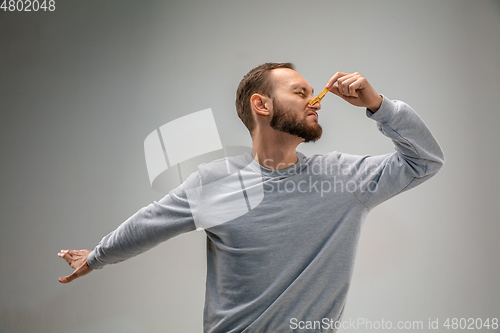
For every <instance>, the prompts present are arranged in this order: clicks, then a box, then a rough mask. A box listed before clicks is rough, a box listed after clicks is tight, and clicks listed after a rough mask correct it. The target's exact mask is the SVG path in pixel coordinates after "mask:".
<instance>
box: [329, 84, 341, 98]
mask: <svg viewBox="0 0 500 333" xmlns="http://www.w3.org/2000/svg"><path fill="white" fill-rule="evenodd" d="M330 91H331V92H332V93H333V94H335V95H337V96H339V97H342V96H341V94H340V91H339V88H338V87H337V86H332V87H331V88H330Z"/></svg>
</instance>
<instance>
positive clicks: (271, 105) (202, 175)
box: [59, 63, 444, 333]
mask: <svg viewBox="0 0 500 333" xmlns="http://www.w3.org/2000/svg"><path fill="white" fill-rule="evenodd" d="M326 87H327V88H328V89H329V91H330V92H332V93H333V94H335V95H337V96H339V97H341V98H343V99H344V100H345V101H347V102H349V103H350V104H352V105H355V106H359V107H364V108H366V114H367V116H368V117H369V118H371V119H373V120H375V121H376V122H377V126H378V128H379V130H380V131H381V132H382V133H383V134H384V135H385V136H387V137H389V138H390V139H391V140H392V141H393V143H394V144H395V149H396V152H394V153H391V154H387V155H381V156H355V155H348V154H343V153H339V152H331V153H327V154H323V155H321V154H318V155H314V156H312V157H306V156H304V155H303V154H302V153H300V152H297V151H296V148H297V146H298V145H299V144H300V143H301V142H309V141H316V140H318V139H319V138H320V137H321V134H322V128H321V126H320V125H319V123H318V114H317V111H318V110H320V109H321V105H320V103H315V104H314V105H310V101H311V100H312V99H313V97H314V96H313V89H312V87H311V86H310V85H309V84H308V82H307V81H306V80H305V79H304V78H303V77H302V76H301V75H300V74H298V73H297V72H296V71H295V70H294V65H293V64H291V63H281V64H278V63H266V64H263V65H260V66H258V67H256V68H254V69H252V70H251V71H250V72H249V73H248V74H246V75H245V77H244V78H243V80H242V81H241V82H240V85H239V87H238V90H237V96H236V109H237V112H238V116H239V117H240V118H241V120H242V121H243V123H244V124H245V125H246V126H247V128H248V130H249V131H250V134H251V136H252V140H253V149H252V153H247V154H244V155H241V156H238V157H235V158H226V159H221V160H216V161H214V162H211V163H208V164H202V165H200V166H199V169H198V171H197V172H195V173H193V174H192V175H191V176H190V177H189V178H188V179H187V180H186V181H185V182H184V183H183V184H182V185H181V186H179V187H178V188H176V189H175V190H173V191H171V192H170V193H169V194H168V195H167V196H165V197H164V198H162V199H161V200H160V201H159V202H156V201H155V202H154V203H152V204H150V205H149V206H147V207H144V208H142V209H141V210H139V211H138V212H137V213H136V214H134V215H133V216H132V217H130V218H129V219H128V220H127V221H125V222H124V223H123V224H122V225H121V226H120V227H118V229H116V230H115V231H113V232H112V233H110V234H109V235H107V236H106V237H104V238H103V240H102V241H101V242H100V243H99V245H98V246H97V247H96V248H95V249H94V251H92V252H91V251H88V250H80V251H73V250H62V251H61V252H60V253H59V256H61V257H62V258H64V259H65V260H66V261H67V262H68V263H69V264H70V266H71V267H72V268H74V269H75V271H74V272H73V274H71V275H69V276H66V277H61V278H59V281H60V282H61V283H68V282H71V281H72V280H74V279H76V278H78V277H81V276H83V275H85V274H88V273H89V272H91V271H92V269H98V268H102V267H103V266H104V265H106V264H110V263H116V262H119V261H122V260H125V259H127V258H130V257H132V256H134V255H137V254H139V253H141V252H144V251H146V250H147V249H149V248H151V247H153V246H155V245H157V244H158V243H160V242H163V241H165V240H167V239H169V238H171V237H174V236H176V235H178V234H181V233H184V232H188V231H192V230H195V229H196V228H202V229H205V232H206V234H207V270H208V273H207V290H206V299H205V313H204V331H205V332H224V333H228V332H247V333H250V332H292V331H293V332H302V331H307V332H323V331H328V332H334V331H336V329H337V328H338V327H339V326H338V323H340V322H341V318H342V312H343V309H344V305H345V301H346V297H347V292H348V289H349V283H350V279H351V275H352V271H353V267H354V258H355V254H356V249H357V242H358V239H359V234H360V229H361V225H362V223H363V221H364V219H365V218H366V216H367V214H368V212H369V211H370V210H371V209H372V208H373V207H375V206H377V205H378V204H380V203H382V202H383V201H385V200H387V199H389V198H390V197H392V196H394V195H396V194H398V193H401V192H403V191H406V190H408V189H410V188H413V187H415V186H417V185H418V184H420V183H422V182H424V181H425V180H427V179H429V178H430V177H432V176H433V175H434V174H435V173H436V172H437V171H438V170H439V169H440V168H441V167H442V165H443V163H444V155H443V153H442V151H441V149H440V147H439V145H438V143H437V142H436V140H435V139H434V138H433V136H432V134H431V133H430V131H429V130H428V128H427V127H426V126H425V124H424V123H423V121H422V120H421V119H420V118H419V116H418V115H417V114H416V113H415V112H414V111H413V110H412V109H411V108H410V107H409V106H408V105H407V104H405V103H403V102H400V101H391V100H389V99H387V98H386V97H384V96H383V95H380V94H378V93H377V92H376V91H375V89H374V88H373V87H372V86H371V85H370V84H369V83H368V81H367V80H366V79H365V78H364V77H363V76H361V75H360V74H359V73H353V74H347V73H340V72H339V73H336V74H335V75H334V76H332V78H331V79H330V80H329V81H328V83H327V85H326ZM231 170H233V171H231ZM234 170H237V171H236V172H234ZM261 190H262V191H261Z"/></svg>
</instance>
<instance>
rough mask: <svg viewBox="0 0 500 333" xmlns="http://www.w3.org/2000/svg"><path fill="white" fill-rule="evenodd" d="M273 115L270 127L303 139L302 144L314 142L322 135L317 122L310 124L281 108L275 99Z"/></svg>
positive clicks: (291, 111) (303, 118)
mask: <svg viewBox="0 0 500 333" xmlns="http://www.w3.org/2000/svg"><path fill="white" fill-rule="evenodd" d="M273 110H274V115H273V119H271V122H270V125H271V127H272V128H274V129H275V130H278V131H280V132H284V133H289V134H292V135H295V136H298V137H299V138H302V139H304V142H316V141H317V140H319V138H321V134H323V128H322V127H321V125H320V124H318V123H317V122H314V123H313V124H310V123H309V122H308V121H307V120H306V118H305V117H306V116H307V115H306V116H305V117H299V115H298V114H297V113H296V112H295V111H293V110H291V109H287V108H285V107H283V106H282V105H281V104H280V103H279V102H277V101H276V99H273Z"/></svg>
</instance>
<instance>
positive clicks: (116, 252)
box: [87, 172, 198, 269]
mask: <svg viewBox="0 0 500 333" xmlns="http://www.w3.org/2000/svg"><path fill="white" fill-rule="evenodd" d="M197 177H198V172H195V173H193V174H192V175H191V176H189V177H188V179H186V181H185V182H184V183H182V184H181V185H180V186H179V187H177V188H176V189H174V190H172V191H170V192H169V194H167V195H166V196H165V197H163V198H162V199H161V200H159V201H154V202H153V203H151V204H149V205H148V206H146V207H143V208H141V209H140V210H139V211H137V212H136V213H135V214H134V215H132V216H131V217H130V218H128V219H127V220H126V221H125V222H123V223H122V224H121V225H120V226H119V227H118V228H117V229H116V230H114V231H113V232H111V233H109V234H108V235H106V236H105V237H104V238H103V239H102V240H101V242H100V243H99V244H98V245H97V246H96V247H95V249H94V250H93V251H92V252H91V253H90V254H89V256H88V258H87V264H88V265H89V266H90V267H91V268H93V269H100V268H103V267H104V266H105V265H108V264H114V263H118V262H121V261H124V260H126V259H129V258H131V257H134V256H136V255H138V254H140V253H142V252H145V251H147V250H149V249H151V248H153V247H155V246H156V245H158V244H160V243H162V242H164V241H166V240H168V239H170V238H172V237H175V236H177V235H179V234H182V233H185V232H189V231H193V230H195V224H194V220H193V216H192V214H191V210H190V206H189V203H188V200H187V197H186V194H185V189H186V186H187V184H188V183H189V182H193V181H197Z"/></svg>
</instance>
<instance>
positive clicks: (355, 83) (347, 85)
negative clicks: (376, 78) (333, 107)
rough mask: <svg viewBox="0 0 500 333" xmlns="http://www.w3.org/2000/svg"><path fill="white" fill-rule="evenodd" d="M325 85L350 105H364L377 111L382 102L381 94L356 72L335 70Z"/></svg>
mask: <svg viewBox="0 0 500 333" xmlns="http://www.w3.org/2000/svg"><path fill="white" fill-rule="evenodd" d="M335 83H337V85H336V86H335ZM326 87H327V88H329V89H330V91H331V92H332V93H334V94H335V95H337V96H339V97H341V98H343V99H344V100H345V101H347V102H349V103H351V104H352V105H355V106H361V107H366V108H368V109H370V110H371V111H372V112H375V111H377V110H378V109H379V107H380V105H381V104H382V100H383V97H382V95H379V94H378V93H377V92H376V91H375V89H373V87H372V86H371V85H370V83H368V81H367V80H366V79H365V78H364V77H363V76H362V75H361V74H359V73H357V72H356V73H352V74H348V73H342V72H337V73H335V75H334V76H332V77H331V79H330V80H328V83H327V85H326Z"/></svg>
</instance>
